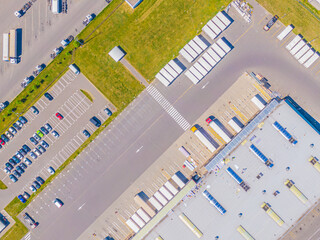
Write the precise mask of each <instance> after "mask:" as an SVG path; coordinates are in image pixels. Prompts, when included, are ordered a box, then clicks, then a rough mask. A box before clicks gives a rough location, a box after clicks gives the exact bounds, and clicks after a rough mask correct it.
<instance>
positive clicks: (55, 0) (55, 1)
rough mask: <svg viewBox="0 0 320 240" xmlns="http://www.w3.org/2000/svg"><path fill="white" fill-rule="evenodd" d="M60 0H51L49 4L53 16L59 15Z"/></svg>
mask: <svg viewBox="0 0 320 240" xmlns="http://www.w3.org/2000/svg"><path fill="white" fill-rule="evenodd" d="M61 5H62V3H61V0H52V2H51V11H52V13H53V14H59V13H61Z"/></svg>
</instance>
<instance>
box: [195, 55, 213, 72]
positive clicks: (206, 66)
mask: <svg viewBox="0 0 320 240" xmlns="http://www.w3.org/2000/svg"><path fill="white" fill-rule="evenodd" d="M198 63H200V64H201V66H202V67H204V68H205V69H206V70H207V71H208V72H209V71H210V70H211V69H212V67H211V66H210V64H209V63H208V62H207V61H206V60H205V59H204V58H203V57H201V58H200V59H199V60H198Z"/></svg>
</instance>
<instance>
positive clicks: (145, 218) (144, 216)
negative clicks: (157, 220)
mask: <svg viewBox="0 0 320 240" xmlns="http://www.w3.org/2000/svg"><path fill="white" fill-rule="evenodd" d="M137 214H138V215H139V216H140V217H141V218H142V220H143V221H144V222H145V223H147V222H149V221H150V219H151V218H150V216H149V215H148V214H147V213H146V212H145V211H144V210H143V208H139V209H138V210H137Z"/></svg>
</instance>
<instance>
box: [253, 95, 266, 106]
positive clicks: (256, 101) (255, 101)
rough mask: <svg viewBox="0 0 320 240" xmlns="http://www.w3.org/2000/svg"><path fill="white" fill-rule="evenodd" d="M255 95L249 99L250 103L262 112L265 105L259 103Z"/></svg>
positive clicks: (259, 100)
mask: <svg viewBox="0 0 320 240" xmlns="http://www.w3.org/2000/svg"><path fill="white" fill-rule="evenodd" d="M257 95H258V96H260V95H259V94H257ZM257 95H256V96H254V97H253V98H251V102H253V103H254V104H255V105H256V106H257V107H258V108H259V109H260V110H262V109H264V107H265V104H264V102H262V101H261V99H259V98H258V97H257ZM260 98H261V97H260Z"/></svg>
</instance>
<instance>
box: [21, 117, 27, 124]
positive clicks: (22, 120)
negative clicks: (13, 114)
mask: <svg viewBox="0 0 320 240" xmlns="http://www.w3.org/2000/svg"><path fill="white" fill-rule="evenodd" d="M19 120H20V122H22V123H23V124H26V123H27V122H28V120H27V119H26V118H25V117H24V116H20V117H19Z"/></svg>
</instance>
